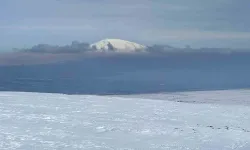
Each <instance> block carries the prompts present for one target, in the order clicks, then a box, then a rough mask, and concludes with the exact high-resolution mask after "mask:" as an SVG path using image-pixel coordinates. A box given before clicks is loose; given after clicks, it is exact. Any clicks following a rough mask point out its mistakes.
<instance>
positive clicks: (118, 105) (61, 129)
mask: <svg viewBox="0 0 250 150" xmlns="http://www.w3.org/2000/svg"><path fill="white" fill-rule="evenodd" d="M247 92H248V94H247ZM196 93H197V92H188V93H185V96H186V97H182V95H181V94H184V93H179V94H180V96H179V97H177V98H179V100H180V101H184V102H185V99H186V98H187V97H189V98H193V99H195V98H199V99H206V98H207V99H208V98H212V99H214V100H215V101H214V102H216V99H217V97H218V96H219V95H220V96H219V97H220V98H219V99H221V97H224V100H225V101H227V100H228V101H231V100H236V99H237V100H238V101H242V100H243V101H242V103H241V105H240V103H239V104H237V105H224V104H222V103H220V104H217V103H211V104H197V103H180V102H173V101H168V100H171V99H172V97H173V95H172V94H169V95H168V94H164V100H159V99H157V100H155V99H153V98H152V97H144V98H142V97H137V98H123V97H118V96H117V97H110V96H90V95H63V94H41V93H18V92H0V149H1V150H14V149H18V150H33V149H36V150H43V149H50V150H53V149H67V150H74V149H76V150H78V149H83V150H84V149H86V150H89V149H91V150H92V149H102V150H116V149H124V150H125V149H126V150H128V149H130V150H133V149H143V150H147V149H156V150H159V149H164V150H229V149H239V150H249V149H250V143H249V142H250V126H249V125H250V109H249V108H250V107H249V105H247V104H245V103H244V101H246V100H249V99H250V90H244V96H243V97H241V94H242V91H241V90H239V91H232V92H231V91H216V92H203V93H202V94H201V93H198V95H199V96H196ZM229 93H230V95H228V94H229ZM176 95H177V94H176ZM200 95H202V96H200ZM144 96H145V95H144ZM241 98H242V99H241ZM196 101H198V100H196Z"/></svg>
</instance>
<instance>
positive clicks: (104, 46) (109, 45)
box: [90, 39, 146, 53]
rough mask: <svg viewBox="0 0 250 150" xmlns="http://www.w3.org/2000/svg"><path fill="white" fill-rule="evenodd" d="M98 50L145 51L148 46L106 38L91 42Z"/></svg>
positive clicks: (92, 46)
mask: <svg viewBox="0 0 250 150" xmlns="http://www.w3.org/2000/svg"><path fill="white" fill-rule="evenodd" d="M90 47H91V48H93V49H96V50H97V51H107V52H125V53H126V52H144V50H145V49H146V46H144V45H141V44H137V43H134V42H130V41H125V40H121V39H105V40H101V41H99V42H97V43H94V44H91V45H90Z"/></svg>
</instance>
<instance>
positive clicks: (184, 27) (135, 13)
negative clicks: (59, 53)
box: [0, 0, 250, 50]
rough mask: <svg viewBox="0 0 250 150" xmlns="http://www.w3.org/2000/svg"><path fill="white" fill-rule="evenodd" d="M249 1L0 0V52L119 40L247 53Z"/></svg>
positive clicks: (249, 33) (249, 20)
mask: <svg viewBox="0 0 250 150" xmlns="http://www.w3.org/2000/svg"><path fill="white" fill-rule="evenodd" d="M249 7H250V1H249V0H0V40H1V42H0V49H4V50H8V49H11V48H13V47H18V48H20V47H30V46H32V45H34V44H38V43H48V44H60V45H61V44H68V43H70V42H71V41H72V40H79V41H85V42H90V43H91V42H95V41H98V40H101V39H104V38H121V39H125V40H131V41H135V42H139V43H141V44H147V45H150V44H154V43H156V44H170V45H173V46H181V47H183V46H185V45H187V44H189V45H191V46H194V47H203V46H206V47H233V48H235V47H250V42H249V41H250V28H249V27H250V19H249V16H248V15H249V14H250V9H249Z"/></svg>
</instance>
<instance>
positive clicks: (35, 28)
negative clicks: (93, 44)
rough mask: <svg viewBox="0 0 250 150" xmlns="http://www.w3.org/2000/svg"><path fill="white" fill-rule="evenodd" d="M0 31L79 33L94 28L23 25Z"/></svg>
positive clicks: (5, 27)
mask: <svg viewBox="0 0 250 150" xmlns="http://www.w3.org/2000/svg"><path fill="white" fill-rule="evenodd" d="M0 29H7V30H10V29H11V30H46V31H50V30H53V31H55V30H57V31H68V30H70V31H81V30H95V29H96V28H94V27H92V26H90V25H85V26H60V25H58V26H46V25H45V26H34V25H33V26H28V25H26V26H25V25H23V26H0Z"/></svg>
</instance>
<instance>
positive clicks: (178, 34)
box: [144, 29, 250, 40]
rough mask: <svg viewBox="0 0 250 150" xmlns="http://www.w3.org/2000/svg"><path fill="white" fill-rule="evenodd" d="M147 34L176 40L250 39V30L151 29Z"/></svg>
mask: <svg viewBox="0 0 250 150" xmlns="http://www.w3.org/2000/svg"><path fill="white" fill-rule="evenodd" d="M144 34H146V35H151V36H154V37H158V39H166V40H167V39H175V40H210V39H250V32H216V31H202V30H195V29H189V30H151V31H148V32H145V33H144Z"/></svg>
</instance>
